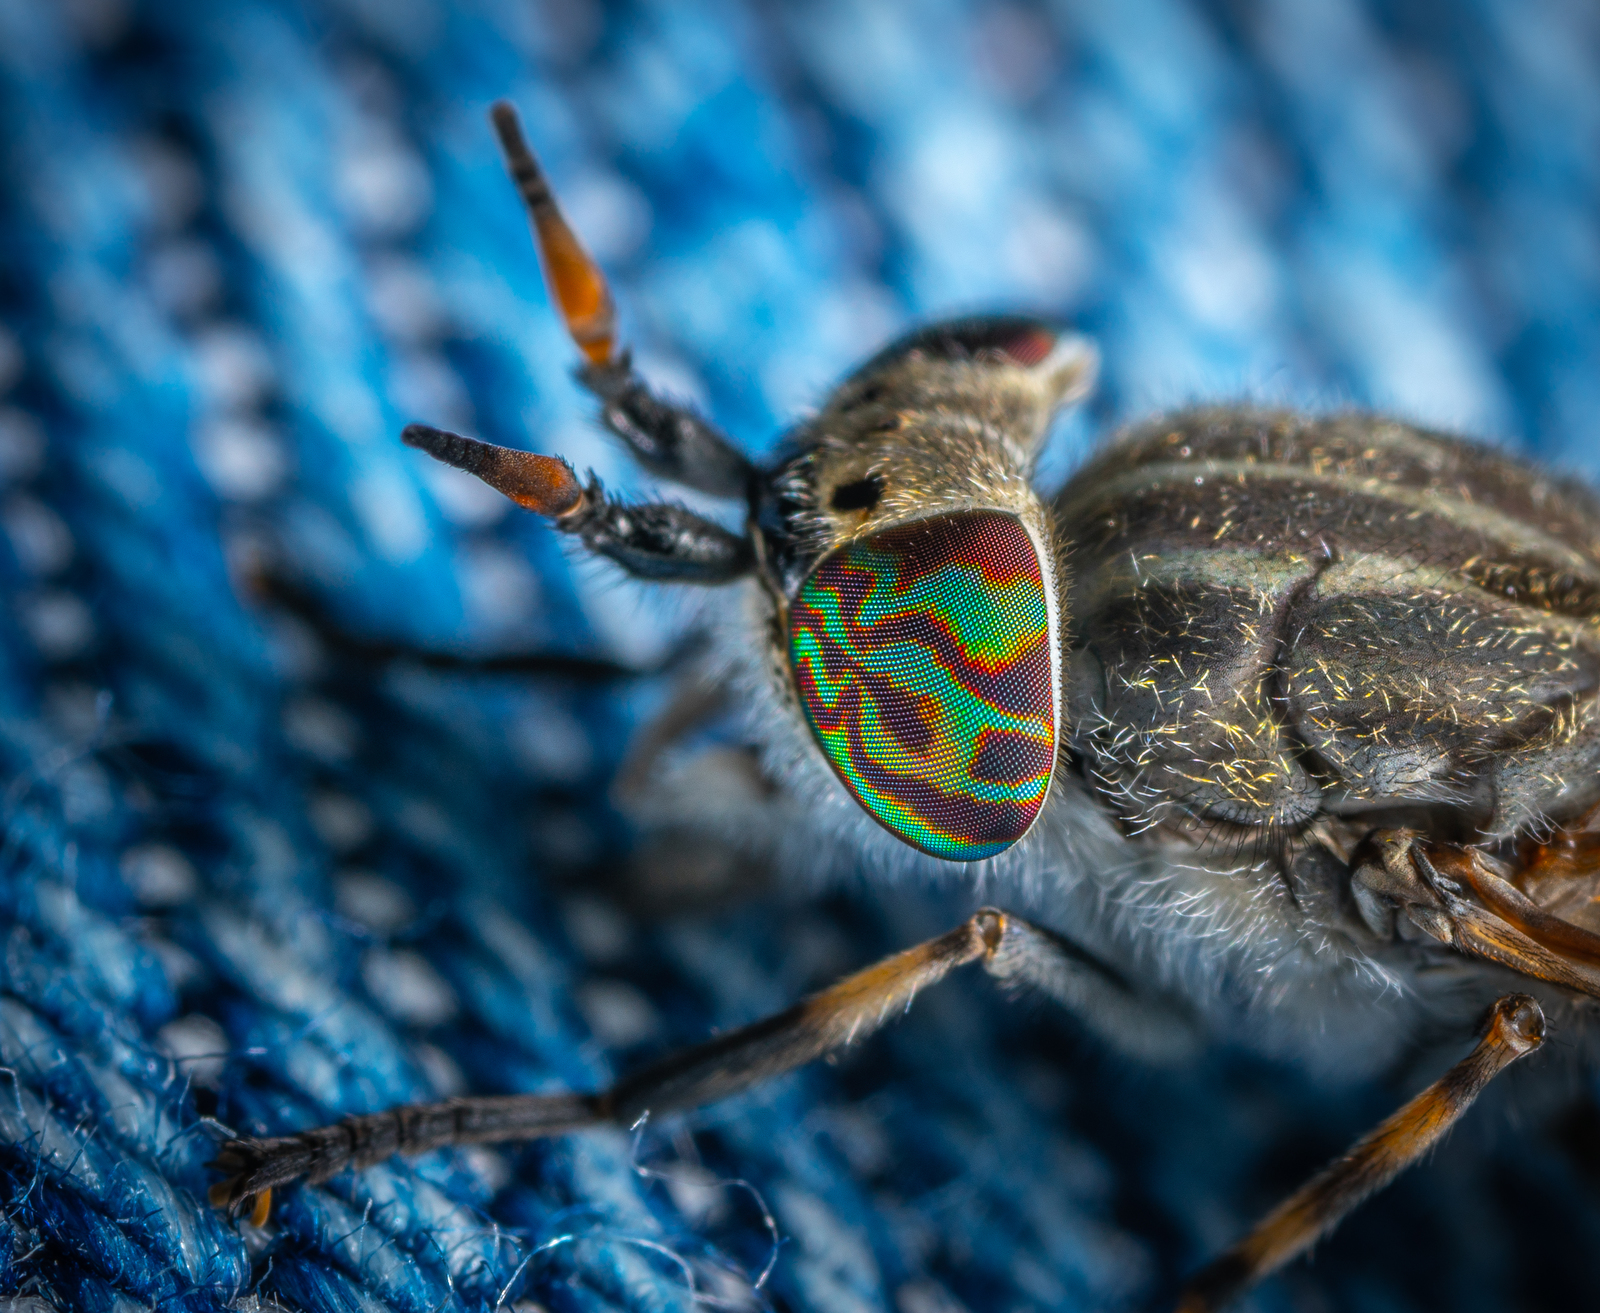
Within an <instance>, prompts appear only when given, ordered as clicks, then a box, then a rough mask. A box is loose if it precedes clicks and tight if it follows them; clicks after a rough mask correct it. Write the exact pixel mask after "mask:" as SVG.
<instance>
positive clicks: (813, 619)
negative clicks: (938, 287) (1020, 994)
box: [405, 105, 1097, 861]
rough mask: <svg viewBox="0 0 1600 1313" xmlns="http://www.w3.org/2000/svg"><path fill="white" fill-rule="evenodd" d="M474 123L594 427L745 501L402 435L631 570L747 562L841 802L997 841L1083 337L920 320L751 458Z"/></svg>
mask: <svg viewBox="0 0 1600 1313" xmlns="http://www.w3.org/2000/svg"><path fill="white" fill-rule="evenodd" d="M494 121H495V126H496V128H497V129H498V131H499V133H500V137H501V144H502V146H503V148H504V149H505V153H506V157H507V162H508V164H509V166H510V170H511V174H512V178H513V180H514V181H515V182H516V184H517V186H518V188H519V190H520V191H521V193H522V197H523V200H524V202H525V204H526V205H527V207H528V210H529V214H530V217H531V219H532V221H533V225H534V229H535V234H536V237H537V240H538V244H539V247H540V251H541V254H542V255H543V257H544V265H545V271H546V275H547V278H548V281H549V283H550V286H551V291H552V300H553V301H555V302H556V304H557V305H558V306H559V307H560V309H561V312H562V314H563V316H564V318H565V319H566V322H567V326H568V328H569V330H570V331H571V333H572V336H573V338H574V341H575V342H576V343H577V345H578V346H579V347H580V348H581V350H582V351H583V353H584V355H585V357H586V359H587V363H586V364H584V366H583V367H582V368H581V369H580V370H579V372H578V378H579V381H580V382H582V383H583V384H584V385H585V386H586V387H588V388H589V389H590V391H592V392H593V393H594V394H595V395H596V396H597V397H598V398H599V400H600V402H601V418H602V421H603V422H604V424H605V425H606V427H607V428H608V429H610V430H611V432H612V433H613V434H614V435H616V436H617V437H618V438H620V439H621V440H622V441H623V442H625V443H626V444H627V445H628V446H629V447H630V449H631V450H632V452H633V454H634V455H635V457H636V458H637V459H638V460H639V461H640V463H641V464H643V465H644V466H645V467H646V468H647V469H649V470H651V471H652V472H654V473H657V474H659V475H662V476H664V477H666V478H669V479H672V480H674V481H676V482H678V483H681V484H685V485H687V486H690V487H694V488H697V489H699V490H701V491H704V492H708V493H712V494H715V495H720V496H727V497H739V498H741V499H742V500H744V501H745V502H746V504H747V506H748V516H747V519H746V524H745V532H744V533H743V534H735V533H732V532H730V531H728V530H727V529H724V528H722V527H720V526H718V525H716V524H713V523H711V522H709V521H706V520H703V519H701V518H700V517H698V516H696V515H694V514H692V513H691V512H689V511H687V510H685V509H683V508H682V507H678V506H672V505H668V504H665V503H647V504H644V505H626V504H623V503H619V502H616V501H614V500H611V499H608V498H607V497H606V496H605V495H604V493H603V491H602V489H601V488H600V486H599V484H598V483H597V482H596V481H595V480H593V479H592V478H591V479H590V480H589V482H588V483H587V484H586V485H585V484H583V483H581V482H580V481H579V480H578V478H577V477H576V475H575V474H574V472H573V471H572V469H571V468H570V467H569V466H568V465H566V463H565V462H564V461H561V460H559V459H558V458H555V457H549V456H540V455H536V454H533V453H530V452H524V451H517V450H514V449H511V448H506V447H497V446H493V445H491V444H487V443H482V442H478V441H476V440H474V439H470V438H463V437H460V436H458V435H455V434H449V433H444V432H442V431H440V430H437V429H431V428H426V427H424V426H421V425H412V426H411V427H410V428H408V429H407V430H406V433H405V438H406V441H407V442H409V443H411V444H412V445H414V446H418V447H421V448H423V449H424V450H426V451H428V452H429V453H430V454H432V455H434V456H436V457H438V458H439V459H441V460H445V461H447V462H448V463H450V464H453V465H456V466H458V467H459V468H462V469H466V470H469V471H470V472H472V473H475V474H477V475H479V477H481V478H483V479H484V480H485V481H486V482H488V483H490V484H491V485H492V486H494V487H496V488H499V489H500V490H501V491H503V492H505V493H506V494H507V495H508V496H510V497H512V498H513V499H514V500H516V501H517V502H518V503H519V504H521V505H523V506H525V507H527V508H529V509H531V510H535V511H538V512H540V513H541V514H544V515H546V516H549V517H550V518H551V519H552V520H553V521H554V523H555V525H556V527H558V528H560V529H563V530H565V531H567V532H570V533H573V534H576V535H578V536H579V537H581V538H582V539H583V541H584V543H585V544H586V545H587V546H588V547H589V548H590V549H591V550H592V551H595V552H598V553H600V554H602V555H605V556H608V557H610V558H611V559H612V560H614V561H616V562H618V563H619V564H620V565H622V566H623V567H624V568H625V569H627V570H628V571H629V572H630V573H633V574H635V575H639V576H642V577H646V578H652V579H660V580H675V581H680V582H693V583H700V584H722V583H727V582H731V581H733V580H736V579H741V578H743V577H745V576H748V575H751V574H754V575H755V576H756V577H757V578H758V579H759V580H760V582H761V584H762V585H763V587H764V589H765V592H766V595H767V597H768V599H769V601H770V603H771V624H770V626H769V631H768V632H769V634H770V641H771V646H772V653H771V655H772V657H773V661H772V663H771V664H772V666H773V668H774V669H775V670H777V671H778V672H779V677H780V679H781V680H782V681H783V683H784V685H785V688H786V691H787V692H788V693H790V694H792V696H791V697H789V698H787V699H786V701H787V703H788V705H789V706H790V707H791V708H792V709H793V713H794V714H795V715H796V716H797V717H799V718H801V719H803V721H804V724H805V729H806V731H807V732H808V733H809V735H810V737H811V739H812V740H813V742H814V743H815V745H816V748H817V750H818V751H819V752H820V754H821V756H822V758H823V759H824V760H825V761H826V762H827V763H828V765H829V766H831V767H832V769H833V772H834V773H835V774H836V775H837V777H838V779H839V781H840V783H841V784H842V785H843V786H844V788H845V789H846V790H847V791H848V792H849V794H850V796H851V797H853V798H854V800H855V801H856V802H857V803H858V804H859V805H860V806H861V807H862V809H863V810H864V811H866V813H867V814H868V815H869V816H871V817H872V818H873V819H874V820H875V821H877V822H878V823H879V824H880V825H882V826H883V827H884V828H885V829H886V830H888V831H889V832H890V833H891V834H893V835H895V836H896V837H897V838H898V839H900V840H902V841H903V842H905V843H907V844H909V845H911V846H912V847H914V848H917V849H920V850H921V851H923V852H925V853H929V854H931V855H933V856H935V857H939V858H944V859H949V860H955V861H976V860H980V859H982V858H986V857H992V856H994V855H995V854H997V853H999V852H1002V851H1004V850H1005V849H1007V848H1009V847H1011V846H1012V845H1013V844H1015V843H1016V842H1017V841H1018V840H1019V839H1021V838H1022V837H1023V836H1024V835H1025V834H1026V833H1027V832H1028V830H1029V829H1030V827H1031V826H1032V825H1033V823H1034V822H1035V820H1037V818H1038V816H1039V814H1040V812H1041V810H1042V809H1043V807H1044V803H1045V799H1046V797H1047V795H1048V793H1049V789H1050V783H1051V779H1052V776H1053V774H1054V770H1055V763H1056V758H1057V744H1058V742H1059V739H1060V737H1061V731H1062V726H1061V720H1062V696H1061V682H1062V681H1061V668H1060V666H1061V658H1060V651H1061V645H1060V633H1061V626H1062V620H1063V618H1062V615H1061V601H1060V598H1061V596H1062V590H1061V580H1060V567H1059V565H1058V563H1057V550H1056V543H1055V541H1054V535H1053V531H1052V526H1051V523H1050V521H1049V517H1048V516H1047V514H1046V512H1045V509H1044V507H1043V505H1042V504H1041V502H1040V501H1039V498H1038V497H1037V495H1036V494H1035V493H1034V491H1033V488H1032V486H1031V483H1030V473H1031V469H1032V464H1033V460H1034V456H1035V454H1036V452H1037V449H1038V447H1039V445H1040V444H1041V442H1042V441H1043V439H1044V436H1045V433H1046V431H1047V429H1048V427H1049V423H1050V420H1051V418H1052V416H1053V415H1054V414H1055V413H1056V412H1057V411H1058V410H1059V409H1060V408H1062V407H1063V406H1065V405H1067V404H1069V403H1071V402H1073V401H1075V400H1077V399H1078V398H1079V397H1081V396H1082V395H1084V394H1085V393H1086V392H1087V391H1088V389H1089V387H1090V386H1091V385H1092V383H1093V379H1094V374H1095V370H1096V365H1097V357H1096V354H1095V351H1094V349H1093V347H1092V346H1091V345H1090V344H1089V343H1088V342H1087V341H1086V340H1085V339H1083V338H1080V337H1077V336H1074V335H1072V334H1070V333H1066V332H1064V331H1062V330H1061V329H1060V328H1059V327H1057V326H1054V325H1051V324H1049V323H1046V322H1044V321H1041V320H1035V319H1024V318H1016V317H997V318H973V319H960V320H952V321H949V322H945V323H941V324H936V325H934V326H932V327H929V328H925V329H922V330H920V331H918V332H916V333H913V334H911V335H910V336H908V337H905V338H903V339H901V340H900V341H898V342H896V343H895V344H893V345H892V346H890V347H889V348H887V349H886V350H884V351H883V352H881V353H880V354H879V355H878V356H876V357H874V358H873V359H872V360H870V361H869V362H867V364H865V365H864V366H862V367H861V368H860V369H859V370H858V371H857V372H856V373H855V374H853V375H852V376H851V377H850V378H848V379H847V380H846V381H845V382H844V383H843V384H842V385H841V386H840V387H839V388H838V389H837V390H836V391H835V392H834V393H833V394H832V396H831V397H830V398H829V399H828V400H827V402H826V404H825V405H824V406H823V408H822V410H821V411H820V412H819V413H818V414H817V415H816V416H815V417H814V418H812V419H811V420H809V421H808V422H806V423H805V424H803V425H802V426H801V427H800V428H799V429H798V430H797V431H796V433H795V434H794V435H792V438H791V441H790V444H789V446H788V448H787V450H786V452H785V454H784V455H782V456H780V457H779V459H778V461H777V462H776V463H775V464H774V465H773V466H772V467H770V468H765V469H761V468H757V467H755V466H753V465H752V464H750V463H749V462H748V461H747V460H746V459H745V458H744V457H743V456H742V455H740V454H739V453H738V451H737V450H736V449H735V448H734V447H733V445H732V444H731V443H729V442H728V440H727V439H726V438H724V437H723V436H722V435H721V434H720V433H718V432H717V431H716V430H715V429H714V428H712V427H711V425H709V424H708V423H707V422H706V421H705V420H704V419H702V418H700V417H699V416H697V415H694V414H693V413H691V412H689V411H687V410H685V409H684V408H682V407H680V406H677V405H675V404H673V403H671V402H669V401H666V400H664V399H662V398H660V397H658V396H657V395H656V394H655V393H653V392H652V391H651V390H650V388H649V386H648V385H647V384H646V383H645V382H644V381H643V380H642V379H640V378H639V377H638V376H637V375H636V374H635V373H634V372H633V369H632V365H631V362H630V360H629V358H628V355H627V353H626V352H625V351H620V350H619V349H618V348H617V346H616V339H615V330H614V321H613V315H612V310H611V297H610V293H609V290H608V289H607V287H606V284H605V280H604V278H603V276H602V275H601V273H600V271H599V269H598V268H597V267H596V266H595V265H594V263H593V262H592V261H591V260H590V259H589V258H588V256H587V255H586V254H584V252H583V249H582V247H581V246H580V245H579V243H578V241H577V239H576V237H575V236H574V235H573V233H572V232H571V230H570V229H569V228H568V227H567V226H566V224H565V222H564V220H563V219H562V218H561V215H560V212H559V210H558V209H557V207H556V204H555V201H554V198H553V196H552V194H551V192H550V189H549V186H548V184H547V183H546V182H545V180H544V177H543V175H542V173H541V172H540V171H539V168H538V165H537V163H536V162H535V161H534V159H533V156H532V154H531V153H530V152H529V151H528V149H527V147H526V145H525V143H524V142H523V140H522V137H521V132H520V129H519V128H518V126H517V122H516V118H515V115H514V114H513V113H512V112H511V110H510V109H509V107H507V106H503V105H502V106H497V107H496V109H495V113H494Z"/></svg>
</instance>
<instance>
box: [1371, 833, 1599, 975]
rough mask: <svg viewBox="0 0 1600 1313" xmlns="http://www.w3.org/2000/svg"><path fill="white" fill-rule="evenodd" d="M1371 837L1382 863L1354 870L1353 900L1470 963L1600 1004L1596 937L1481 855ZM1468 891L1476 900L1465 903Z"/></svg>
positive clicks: (1403, 837) (1411, 836) (1410, 838)
mask: <svg viewBox="0 0 1600 1313" xmlns="http://www.w3.org/2000/svg"><path fill="white" fill-rule="evenodd" d="M1373 837H1374V840H1375V842H1376V846H1377V852H1378V856H1379V861H1378V862H1377V863H1371V862H1369V863H1366V864H1364V865H1362V866H1361V867H1359V868H1358V869H1357V870H1356V872H1355V875H1354V877H1353V879H1352V882H1351V883H1352V887H1353V888H1355V889H1356V891H1357V893H1358V897H1359V896H1361V895H1365V896H1366V897H1368V898H1369V899H1378V900H1381V901H1385V902H1387V903H1388V904H1389V905H1391V906H1394V907H1396V908H1398V909H1399V910H1400V911H1401V912H1402V913H1403V914H1404V915H1405V916H1406V917H1408V918H1409V919H1410V920H1411V922H1412V923H1413V924H1414V925H1416V926H1418V927H1419V928H1420V929H1422V930H1423V931H1425V932H1426V933H1427V934H1430V935H1432V936H1433V937H1434V938H1435V939H1437V940H1439V941H1440V942H1441V943H1445V944H1449V945H1450V946H1451V947H1452V948H1455V949H1457V950H1458V951H1460V952H1462V953H1465V954H1466V955H1467V956H1469V957H1477V958H1482V959H1484V960H1485V961H1488V962H1494V963H1497V964H1498V965H1500V966H1503V967H1508V968H1509V969H1511V970H1512V971H1517V972H1520V973H1521V974H1523V975H1525V976H1531V977H1532V978H1533V979H1535V980H1546V981H1549V982H1550V983H1551V984H1554V985H1560V986H1562V987H1563V988H1565V989H1570V990H1573V991H1574V992H1576V993H1580V994H1588V995H1590V996H1591V997H1594V998H1600V966H1597V965H1591V959H1592V954H1593V950H1592V947H1591V941H1593V939H1594V937H1593V936H1592V935H1590V934H1589V932H1587V931H1585V930H1583V929H1582V928H1580V927H1578V926H1575V925H1572V924H1571V923H1570V922H1566V921H1562V920H1561V919H1560V918H1558V917H1554V916H1551V915H1550V914H1549V913H1547V912H1545V911H1544V910H1543V909H1542V908H1540V907H1538V905H1537V904H1535V903H1533V902H1532V901H1531V900H1530V899H1528V898H1527V897H1526V895H1524V894H1523V893H1522V892H1521V891H1520V890H1518V889H1517V888H1516V886H1515V885H1513V884H1511V883H1510V882H1509V881H1507V880H1504V879H1501V878H1500V877H1499V876H1498V875H1497V874H1496V873H1495V871H1494V870H1493V869H1492V868H1491V867H1490V865H1489V862H1488V859H1486V858H1484V857H1483V856H1482V854H1479V853H1477V852H1475V851H1474V850H1471V849H1461V848H1458V847H1455V846H1452V845H1445V844H1430V843H1427V842H1425V841H1424V840H1422V839H1421V837H1420V836H1418V835H1416V834H1415V833H1413V832H1410V831H1405V830H1389V831H1384V832H1381V833H1379V834H1377V835H1375V836H1373ZM1436 862H1437V863H1438V865H1436V864H1435V863H1436ZM1441 868H1442V869H1441ZM1468 890H1470V891H1472V892H1473V893H1475V894H1477V899H1476V900H1474V899H1472V898H1468V897H1466V892H1467V891H1468Z"/></svg>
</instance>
